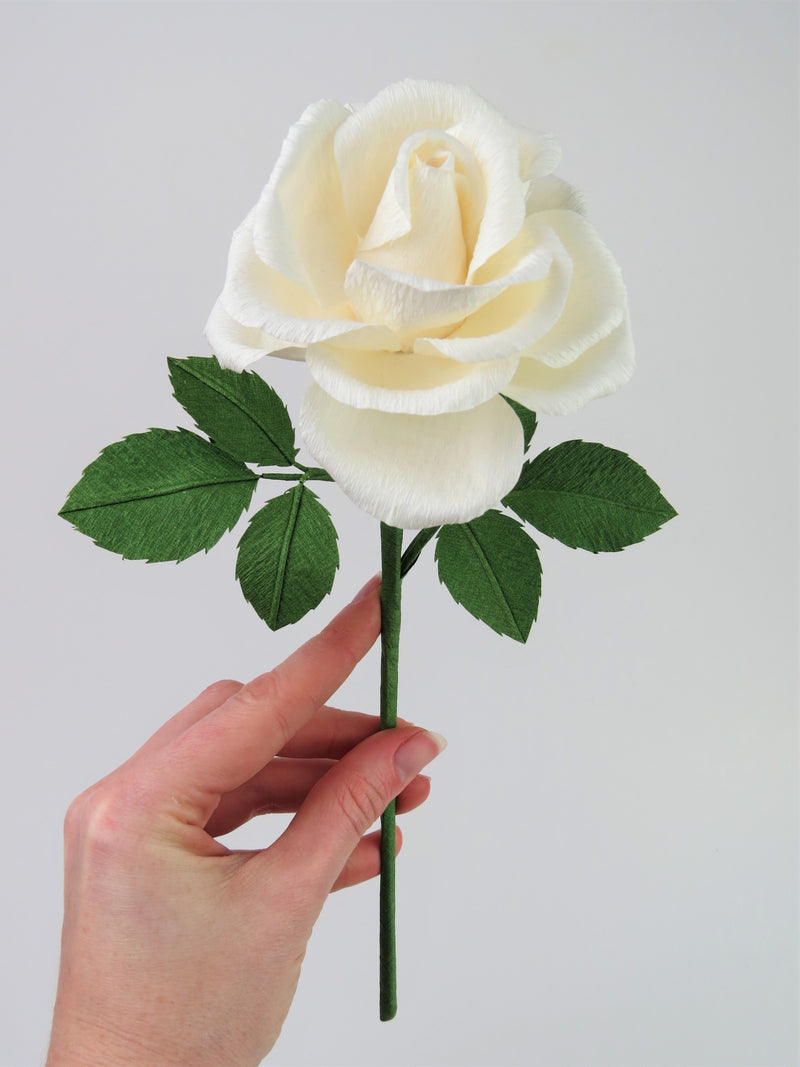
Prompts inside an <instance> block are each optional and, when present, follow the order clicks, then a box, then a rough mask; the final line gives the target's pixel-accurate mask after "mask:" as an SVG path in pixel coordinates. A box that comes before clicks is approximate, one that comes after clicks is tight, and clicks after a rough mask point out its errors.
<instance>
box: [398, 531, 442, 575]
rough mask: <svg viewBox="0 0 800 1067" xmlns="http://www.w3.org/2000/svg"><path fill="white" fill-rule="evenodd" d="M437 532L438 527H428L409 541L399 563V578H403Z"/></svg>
mask: <svg viewBox="0 0 800 1067" xmlns="http://www.w3.org/2000/svg"><path fill="white" fill-rule="evenodd" d="M438 532H439V527H438V526H428V527H427V528H426V529H424V530H420V531H419V533H418V534H417V535H416V537H415V538H414V539H413V540H412V541H411V543H410V544H409V546H408V548H407V549H406V550H405V552H404V553H403V558H402V560H401V561H400V577H401V578H405V576H406V575H407V574H408V572H409V571H410V570H411V568H412V567H413V566H414V564H415V563H416V562H417V560H418V559H419V557H420V553H421V552H422V550H423V548H424V547H425V545H427V543H428V542H429V541H430V540H432V539H433V538H434V537H435V536H436V534H437V533H438Z"/></svg>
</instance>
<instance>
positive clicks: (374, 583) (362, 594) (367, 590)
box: [352, 571, 381, 604]
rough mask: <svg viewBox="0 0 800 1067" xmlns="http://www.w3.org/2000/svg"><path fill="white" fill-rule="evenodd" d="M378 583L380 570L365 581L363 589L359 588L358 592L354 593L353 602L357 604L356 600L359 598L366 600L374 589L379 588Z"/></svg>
mask: <svg viewBox="0 0 800 1067" xmlns="http://www.w3.org/2000/svg"><path fill="white" fill-rule="evenodd" d="M380 584H381V575H380V571H379V572H378V573H377V574H374V575H373V576H372V577H371V578H370V580H369V581H368V582H367V584H366V585H365V586H364V588H363V589H361V590H359V592H357V593H356V595H355V596H354V597H353V601H352V602H353V603H354V604H358V602H359V601H360V600H366V599H367V597H368V596H371V595H372V593H374V592H375V590H376V589H379V588H380Z"/></svg>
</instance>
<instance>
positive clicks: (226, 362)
mask: <svg viewBox="0 0 800 1067" xmlns="http://www.w3.org/2000/svg"><path fill="white" fill-rule="evenodd" d="M206 339H207V340H208V343H209V345H210V346H211V351H212V352H213V353H214V354H215V355H216V357H217V359H218V360H219V362H220V363H221V364H222V366H223V367H229V368H230V369H231V370H244V369H245V367H249V366H250V364H251V363H255V362H256V360H258V359H261V357H262V356H280V357H281V358H283V359H302V358H303V355H304V352H303V349H302V348H287V346H286V342H285V341H281V340H279V339H278V338H277V337H270V336H269V335H268V334H266V333H264V332H263V331H262V330H259V329H256V328H253V327H251V326H242V324H241V323H239V322H237V321H236V320H235V319H232V318H231V317H230V315H229V314H228V313H227V311H226V310H225V308H224V307H223V304H222V299H221V298H220V299H219V300H218V301H217V302H216V304H215V305H214V307H213V309H212V311H211V315H210V316H209V319H208V322H207V323H206Z"/></svg>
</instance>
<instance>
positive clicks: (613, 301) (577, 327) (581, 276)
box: [520, 211, 628, 367]
mask: <svg viewBox="0 0 800 1067" xmlns="http://www.w3.org/2000/svg"><path fill="white" fill-rule="evenodd" d="M534 218H536V219H538V220H540V221H541V222H543V223H549V225H550V226H552V228H553V229H554V230H555V231H556V232H557V233H558V236H559V237H560V238H561V241H562V242H563V244H564V247H565V248H566V250H567V252H568V253H569V256H570V259H571V260H572V265H573V272H572V284H571V285H570V288H569V294H568V296H567V301H566V304H565V305H564V310H563V312H562V314H561V315H560V316H559V318H558V321H557V322H556V323H555V324H554V325H553V328H552V329H551V330H550V331H549V332H548V333H546V334H545V335H544V336H543V337H541V338H540V339H539V340H537V341H536V342H535V343H534V344H533V345H532V346H531V347H530V348H528V349H526V350H525V351H524V353H520V354H521V355H522V354H524V355H525V356H526V357H528V358H530V359H537V360H540V361H541V362H542V363H546V364H547V365H548V366H550V367H562V366H565V365H566V364H567V363H571V362H572V361H573V360H574V359H577V358H578V356H580V355H581V353H582V352H585V351H586V350H587V349H588V348H590V347H591V346H592V345H595V344H597V342H598V341H600V340H602V338H604V337H607V336H608V335H609V333H611V331H612V330H614V329H616V327H617V326H619V324H620V323H621V322H622V320H623V318H624V316H625V314H626V310H627V306H628V298H627V294H626V292H625V283H624V282H623V280H622V274H621V272H620V269H619V267H618V266H617V264H616V261H615V260H614V257H613V256H612V255H611V253H610V252H609V250H608V248H607V247H606V245H605V244H604V243H603V242H602V241H601V240H600V238H599V237H598V235H597V231H596V230H595V228H594V226H592V224H591V223H590V222H587V221H586V219H584V218H582V217H581V216H580V215H576V214H575V212H574V211H543V212H540V213H539V214H537V215H535V216H534Z"/></svg>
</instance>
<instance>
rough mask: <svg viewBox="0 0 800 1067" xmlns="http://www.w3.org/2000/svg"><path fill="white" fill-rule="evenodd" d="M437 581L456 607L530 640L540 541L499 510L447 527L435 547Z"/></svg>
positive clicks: (499, 630)
mask: <svg viewBox="0 0 800 1067" xmlns="http://www.w3.org/2000/svg"><path fill="white" fill-rule="evenodd" d="M436 561H437V563H438V564H439V580H440V581H441V582H443V583H444V584H445V585H446V586H447V588H448V590H449V591H450V593H451V595H452V596H453V599H454V600H455V601H456V603H458V604H463V606H464V607H465V608H466V609H467V611H468V612H469V613H470V614H471V615H474V616H475V618H476V619H480V620H481V621H482V622H485V623H486V624H487V626H491V628H492V629H493V630H496V631H497V633H499V634H507V635H508V636H509V637H513V638H514V640H515V641H523V642H524V641H527V639H528V634H529V633H530V631H531V626H532V625H533V621H534V619H535V618H536V613H537V611H538V609H539V597H540V596H541V592H542V565H541V563H540V562H539V553H538V551H537V546H536V542H535V541H534V540H533V538H531V537H530V536H529V535H528V534H527V533H526V531H525V530H524V528H523V527H522V526H521V525H520V523H518V522H517V520H516V519H512V518H511V516H510V515H503V514H501V513H500V512H499V511H487V512H486V514H485V515H481V517H480V518H478V519H473V520H472V522H467V523H463V524H461V525H459V526H443V527H442V529H441V530H440V531H439V536H438V539H437V542H436Z"/></svg>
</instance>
